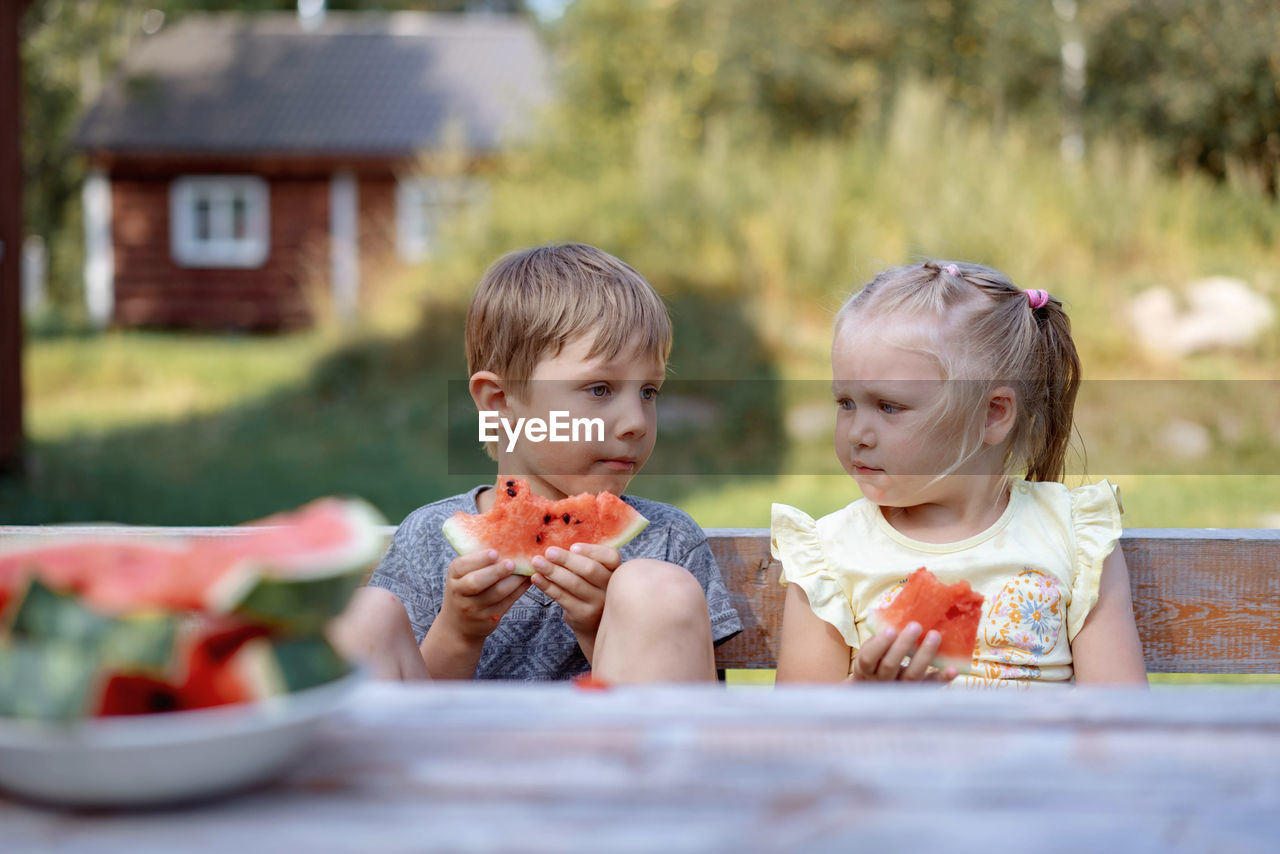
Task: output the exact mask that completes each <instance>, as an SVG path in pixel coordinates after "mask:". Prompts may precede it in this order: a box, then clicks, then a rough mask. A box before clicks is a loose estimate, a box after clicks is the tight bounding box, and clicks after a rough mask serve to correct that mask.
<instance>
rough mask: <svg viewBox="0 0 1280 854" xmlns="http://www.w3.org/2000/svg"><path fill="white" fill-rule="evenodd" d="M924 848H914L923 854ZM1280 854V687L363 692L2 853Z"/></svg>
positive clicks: (6, 826) (42, 822)
mask: <svg viewBox="0 0 1280 854" xmlns="http://www.w3.org/2000/svg"><path fill="white" fill-rule="evenodd" d="M908 846H910V848H908ZM920 847H926V848H927V850H936V851H947V852H951V851H982V852H984V854H986V852H993V851H1026V852H1037V854H1040V852H1053V851H1064V852H1066V851H1070V852H1072V854H1078V852H1081V851H1089V852H1093V851H1112V850H1122V851H1125V852H1130V854H1132V852H1169V851H1213V852H1267V854H1274V852H1276V851H1280V690H1278V689H1275V688H1262V689H1247V688H1217V689H1215V688H1177V689H1163V690H1155V691H1152V692H1150V693H1144V692H1133V691H1124V690H1099V689H1092V690H1086V689H1076V690H1061V691H1055V690H1046V691H1037V692H1016V693H1015V692H1004V691H959V690H950V691H940V690H934V689H929V688H926V689H917V688H899V687H886V688H868V689H861V690H848V689H839V688H825V689H824V688H791V689H785V690H783V689H780V690H774V691H769V690H762V689H754V690H742V689H739V690H728V691H727V690H725V689H723V688H718V687H713V686H707V687H699V688H676V687H645V688H631V689H615V690H611V691H605V692H588V691H582V690H579V689H575V688H573V687H570V686H568V685H555V686H525V685H482V684H462V685H400V684H388V683H370V684H365V685H363V686H361V687H360V688H359V689H358V690H357V691H356V693H355V694H354V695H353V696H352V697H351V701H350V703H349V704H348V705H347V707H346V708H345V709H344V711H343V712H342V713H340V714H339V715H338V716H337V717H335V718H334V719H333V720H332V721H331V723H330V724H329V725H328V727H327V729H326V731H325V734H324V737H323V738H322V739H321V740H320V742H319V743H318V744H317V745H316V746H315V748H314V749H313V750H311V751H310V752H309V754H308V755H307V756H306V757H305V758H304V759H303V760H302V761H301V762H300V763H298V764H297V765H295V766H294V767H293V768H291V769H290V770H289V771H288V772H286V774H285V776H284V777H283V778H282V779H280V780H278V781H277V782H275V783H272V784H269V785H266V786H263V787H259V788H257V789H254V790H251V791H248V792H242V793H240V794H238V795H235V796H232V797H228V798H223V799H219V800H214V801H209V802H205V803H200V804H197V805H194V806H186V807H181V808H170V809H164V810H152V811H105V812H104V811H97V812H63V811H58V810H54V809H47V808H40V807H33V806H29V805H24V804H20V803H18V802H15V801H12V800H8V799H5V798H4V797H3V796H0V851H4V852H18V851H23V852H25V851H41V852H43V851H49V852H67V851H76V852H80V851H83V852H95V854H96V852H106V851H129V852H161V851H163V852H171V851H181V852H205V851H233V852H249V851H259V850H270V851H284V852H290V854H292V852H297V854H312V852H328V851H335V852H342V851H351V852H370V851H371V852H378V854H390V852H401V851H462V852H470V851H476V852H480V851H493V852H504V854H505V852H540V851H569V852H592V854H597V852H602V854H611V852H645V854H650V852H660V854H677V852H694V851H698V852H702V851H724V852H735V854H738V852H751V851H779V852H783V851H786V852H790V851H797V852H827V851H830V852H837V851H838V852H854V851H859V850H865V851H886V850H887V851H897V850H915V849H917V848H920Z"/></svg>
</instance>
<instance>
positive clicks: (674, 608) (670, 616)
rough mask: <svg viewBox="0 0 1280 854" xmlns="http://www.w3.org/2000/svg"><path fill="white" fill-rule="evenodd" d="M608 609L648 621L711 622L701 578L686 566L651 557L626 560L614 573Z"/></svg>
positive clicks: (607, 596) (607, 601) (611, 579)
mask: <svg viewBox="0 0 1280 854" xmlns="http://www.w3.org/2000/svg"><path fill="white" fill-rule="evenodd" d="M605 609H606V611H608V610H612V611H614V612H615V613H617V614H618V615H619V616H627V617H634V618H640V619H644V620H645V621H651V620H654V619H658V620H663V621H685V620H690V619H693V620H704V621H705V620H706V619H708V617H707V600H706V596H705V594H704V593H703V592H702V585H701V584H699V583H698V579H696V578H694V577H693V575H692V574H691V573H690V572H689V570H687V569H685V568H684V567H682V566H677V565H676V564H674V563H667V562H666V561H661V560H651V559H647V558H639V559H636V560H629V561H626V562H625V563H623V564H622V565H621V566H619V567H618V568H617V569H616V570H614V571H613V577H612V578H610V579H609V590H608V594H607V595H606V597H605Z"/></svg>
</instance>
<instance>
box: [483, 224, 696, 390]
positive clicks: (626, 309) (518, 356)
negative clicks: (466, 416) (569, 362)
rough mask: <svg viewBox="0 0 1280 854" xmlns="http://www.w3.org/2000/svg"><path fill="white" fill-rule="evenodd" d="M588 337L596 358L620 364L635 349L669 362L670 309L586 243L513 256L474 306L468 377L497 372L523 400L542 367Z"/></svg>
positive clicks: (502, 262) (499, 265)
mask: <svg viewBox="0 0 1280 854" xmlns="http://www.w3.org/2000/svg"><path fill="white" fill-rule="evenodd" d="M583 334H589V335H592V336H593V337H594V341H593V343H592V345H591V351H590V353H589V358H596V357H603V358H604V359H606V360H607V359H613V358H614V357H616V356H617V355H618V354H619V353H621V352H622V348H623V347H627V346H629V345H632V344H633V343H638V345H639V348H640V350H641V352H642V353H644V354H645V355H658V356H661V357H662V361H663V362H664V363H665V362H666V360H667V357H668V356H669V355H670V353H671V317H670V315H668V314H667V307H666V305H665V304H664V303H663V301H662V297H660V296H658V292H657V291H655V290H654V289H653V286H652V285H650V284H649V283H648V282H647V281H645V278H644V277H643V276H641V275H640V274H639V273H637V272H636V271H635V270H634V269H632V268H631V267H630V266H629V265H627V264H624V263H623V262H621V261H619V260H618V259H617V258H615V257H613V256H612V255H610V254H609V253H607V252H602V251H601V250H599V249H596V248H595V247H594V246H587V245H586V244H583V243H566V244H562V245H557V246H536V247H533V248H531V249H521V250H517V251H515V252H509V253H507V254H506V255H503V256H502V257H501V258H499V259H498V260H497V261H496V262H495V263H494V264H493V266H492V267H490V268H489V269H488V270H487V271H486V272H485V274H484V276H483V278H481V279H480V284H478V285H477V286H476V291H475V294H473V295H472V297H471V305H470V306H469V307H468V308H467V339H466V340H467V371H468V373H469V374H475V373H476V372H477V371H492V372H493V373H495V374H497V375H498V376H499V377H500V378H502V379H503V381H504V383H505V388H506V391H507V392H508V393H509V394H514V395H516V396H517V397H521V398H523V397H524V395H525V394H526V393H527V391H528V382H529V377H530V376H531V375H532V374H533V369H534V367H535V366H537V364H538V362H539V361H540V360H541V359H543V358H552V357H554V356H555V355H556V354H557V353H559V352H560V349H561V348H562V347H564V345H565V343H566V342H567V341H569V340H570V339H572V338H576V337H578V336H579V335H583ZM637 339H638V342H637Z"/></svg>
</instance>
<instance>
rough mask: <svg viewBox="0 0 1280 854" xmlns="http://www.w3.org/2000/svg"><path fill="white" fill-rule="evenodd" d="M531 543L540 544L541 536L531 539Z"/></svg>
mask: <svg viewBox="0 0 1280 854" xmlns="http://www.w3.org/2000/svg"><path fill="white" fill-rule="evenodd" d="M533 541H534V542H535V543H540V542H542V535H541V534H539V535H538V536H536V537H534V538H533Z"/></svg>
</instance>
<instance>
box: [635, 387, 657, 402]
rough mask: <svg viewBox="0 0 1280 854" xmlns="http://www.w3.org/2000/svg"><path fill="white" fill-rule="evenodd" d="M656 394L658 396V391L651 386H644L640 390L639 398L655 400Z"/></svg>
mask: <svg viewBox="0 0 1280 854" xmlns="http://www.w3.org/2000/svg"><path fill="white" fill-rule="evenodd" d="M658 394H659V392H658V389H656V388H654V387H653V386H651V385H650V386H645V387H644V388H642V389H640V397H641V398H642V399H643V400H657V399H658Z"/></svg>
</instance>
